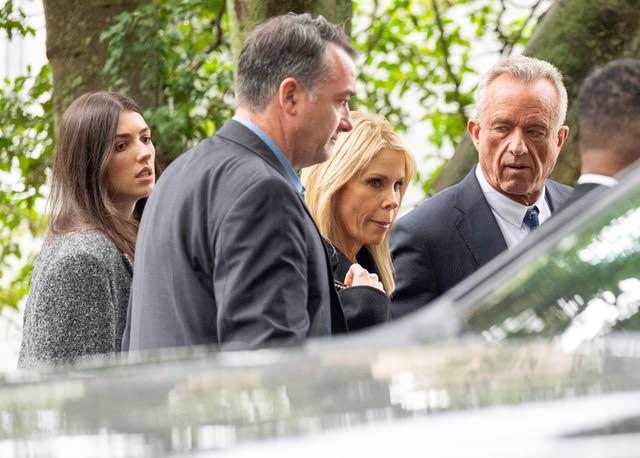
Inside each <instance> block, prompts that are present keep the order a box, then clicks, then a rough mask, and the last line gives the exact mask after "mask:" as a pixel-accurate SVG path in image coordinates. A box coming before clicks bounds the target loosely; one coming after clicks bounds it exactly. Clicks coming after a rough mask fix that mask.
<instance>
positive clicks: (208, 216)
mask: <svg viewBox="0 0 640 458" xmlns="http://www.w3.org/2000/svg"><path fill="white" fill-rule="evenodd" d="M354 54H355V52H354V50H353V48H352V47H351V45H350V43H349V40H348V38H347V36H346V35H345V33H344V32H343V31H342V30H341V29H340V28H338V27H337V26H335V25H333V24H330V23H329V22H327V21H326V20H325V19H324V18H322V17H318V18H316V19H313V18H312V17H311V16H309V15H308V14H303V15H293V14H290V15H284V16H279V17H276V18H273V19H271V20H269V21H267V22H265V23H264V24H262V25H260V26H258V27H257V28H256V29H255V30H254V31H253V32H252V33H251V34H250V35H249V37H248V38H247V41H246V44H245V46H244V48H243V50H242V53H241V55H240V59H239V64H238V71H237V75H238V76H237V78H238V80H237V88H236V91H237V100H238V109H237V111H236V116H234V118H233V120H230V121H229V122H227V123H226V124H225V125H224V126H223V127H222V128H221V129H220V130H219V131H218V133H217V134H216V135H215V136H213V137H212V138H210V139H208V140H205V141H203V142H202V143H200V144H199V145H198V146H196V147H195V148H193V149H192V150H190V151H188V152H186V153H185V154H183V155H182V156H180V157H179V158H178V159H177V160H176V161H174V162H173V163H172V164H171V165H170V166H169V167H168V168H167V170H166V172H165V173H164V174H163V176H162V179H161V180H160V181H159V183H158V185H157V187H156V189H155V191H154V193H153V194H152V196H151V198H150V199H149V201H148V203H147V206H146V208H145V211H144V215H143V218H142V222H141V225H140V232H139V235H138V244H137V248H136V259H135V268H134V272H135V274H134V278H133V285H132V294H131V301H130V307H129V317H128V320H127V329H126V331H125V337H124V342H123V348H125V349H130V350H142V349H149V348H161V347H174V346H184V345H197V344H209V343H217V344H221V345H222V346H224V347H225V348H247V347H255V346H258V345H261V344H264V343H265V342H269V341H273V340H276V339H278V340H289V341H300V340H302V339H304V338H306V337H308V336H322V335H329V334H332V333H335V332H341V331H345V329H346V328H345V326H346V325H345V320H344V315H343V313H342V309H341V307H340V304H339V301H338V298H337V295H336V292H335V288H334V286H333V277H332V274H331V268H330V265H329V263H328V258H327V256H326V253H325V251H324V248H323V243H322V239H321V237H320V234H319V232H318V230H317V228H316V226H315V224H314V222H313V220H312V219H311V216H310V215H309V213H308V211H307V209H306V207H305V205H304V200H303V192H304V188H303V186H302V184H301V183H300V180H299V179H298V176H297V175H296V170H297V169H300V168H302V167H305V166H308V165H311V164H315V163H318V162H322V161H324V160H326V159H328V157H329V155H330V154H331V150H332V148H333V144H334V142H335V140H336V136H337V135H338V133H339V132H342V131H349V130H351V119H350V113H349V105H348V102H349V99H350V98H351V96H352V95H353V92H354V87H355V76H356V70H355V65H354V61H353V57H354ZM363 270H364V269H363Z"/></svg>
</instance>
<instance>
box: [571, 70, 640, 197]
mask: <svg viewBox="0 0 640 458" xmlns="http://www.w3.org/2000/svg"><path fill="white" fill-rule="evenodd" d="M578 126H579V129H578V138H579V149H580V158H581V167H580V178H578V183H577V185H576V187H575V188H574V190H573V193H572V194H571V197H570V198H569V200H567V202H565V206H567V205H569V204H570V203H573V202H575V201H577V200H578V199H580V198H582V197H583V196H585V195H586V194H587V193H589V192H590V191H592V190H594V189H598V190H600V191H604V190H605V189H606V188H610V187H612V186H614V185H615V184H616V183H617V182H618V181H617V179H616V177H615V176H616V175H617V174H618V173H620V172H621V171H622V170H623V169H624V168H626V167H627V166H629V165H631V164H633V163H634V162H635V161H637V160H638V158H640V61H639V60H637V59H621V60H616V61H613V62H611V63H609V64H608V65H606V66H605V67H603V68H601V69H599V70H596V71H595V72H593V73H592V74H591V75H590V76H589V77H588V78H587V79H586V81H585V82H584V83H583V85H582V88H581V90H580V94H579V96H578Z"/></svg>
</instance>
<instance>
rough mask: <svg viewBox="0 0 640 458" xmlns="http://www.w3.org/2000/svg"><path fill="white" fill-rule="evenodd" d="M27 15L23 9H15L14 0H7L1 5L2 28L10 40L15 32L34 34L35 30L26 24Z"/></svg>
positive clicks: (0, 21)
mask: <svg viewBox="0 0 640 458" xmlns="http://www.w3.org/2000/svg"><path fill="white" fill-rule="evenodd" d="M25 19H26V16H25V14H24V12H23V11H22V10H21V9H14V7H13V0H5V2H4V5H2V6H1V7H0V30H3V31H4V32H5V33H6V34H7V37H8V38H9V40H11V39H12V38H13V36H14V34H18V35H19V36H24V35H34V34H35V30H33V28H31V27H29V26H27V25H25Z"/></svg>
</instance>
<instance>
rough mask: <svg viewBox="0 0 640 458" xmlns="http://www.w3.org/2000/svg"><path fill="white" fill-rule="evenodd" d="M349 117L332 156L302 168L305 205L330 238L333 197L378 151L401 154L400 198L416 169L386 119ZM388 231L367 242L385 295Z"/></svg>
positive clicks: (389, 281)
mask: <svg viewBox="0 0 640 458" xmlns="http://www.w3.org/2000/svg"><path fill="white" fill-rule="evenodd" d="M351 118H352V122H353V130H351V131H350V132H342V133H340V134H339V135H338V139H337V141H336V145H335V149H334V152H333V155H332V156H331V158H330V159H329V160H328V161H326V162H323V163H322V164H318V165H315V166H313V167H308V168H306V169H304V170H303V171H302V182H303V183H304V185H305V188H306V192H305V195H306V201H307V206H308V207H309V211H310V212H311V215H313V218H314V219H315V221H316V224H317V225H318V227H319V228H320V232H321V233H322V235H323V236H324V237H325V238H326V239H328V240H329V241H333V240H336V239H337V238H336V231H337V230H339V229H338V228H339V225H338V222H337V221H336V208H337V205H336V204H337V202H336V200H337V196H338V194H339V192H340V190H341V189H342V187H343V186H344V185H345V184H346V183H347V182H348V181H349V180H351V179H352V178H354V177H356V176H358V175H360V174H361V173H362V172H363V171H364V170H365V169H366V168H367V166H368V165H369V163H370V162H371V160H372V159H373V158H374V157H375V156H376V155H377V154H378V153H380V152H381V151H384V150H392V151H399V152H401V153H403V154H404V163H405V179H404V182H403V183H402V187H401V189H400V201H401V202H402V198H403V197H404V193H405V191H406V190H407V187H408V185H409V182H410V181H411V180H412V179H413V176H414V174H415V171H416V163H415V160H414V159H413V156H412V155H411V153H410V152H409V151H408V150H407V148H406V147H405V146H404V144H403V143H402V142H401V141H400V138H398V135H397V134H396V133H395V132H394V130H393V128H392V127H391V124H389V122H388V121H387V120H385V119H382V118H377V117H374V116H371V115H369V114H366V113H361V112H357V111H354V112H353V113H351ZM390 232H391V231H389V232H387V234H386V235H385V238H384V240H383V242H382V243H381V244H379V245H368V246H367V248H368V249H369V252H370V253H371V255H372V256H373V259H374V260H375V262H376V265H377V267H378V269H379V272H380V277H381V278H380V279H381V280H382V283H383V284H384V287H385V290H386V291H387V294H388V295H391V294H392V293H393V291H394V290H395V281H394V278H393V265H392V263H391V253H390V250H389V235H390Z"/></svg>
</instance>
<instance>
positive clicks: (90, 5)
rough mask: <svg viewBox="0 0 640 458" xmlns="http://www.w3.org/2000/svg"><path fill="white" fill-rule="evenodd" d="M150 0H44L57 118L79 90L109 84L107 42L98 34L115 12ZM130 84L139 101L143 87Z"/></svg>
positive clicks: (117, 12) (131, 8) (103, 87)
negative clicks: (106, 65) (106, 69)
mask: <svg viewBox="0 0 640 458" xmlns="http://www.w3.org/2000/svg"><path fill="white" fill-rule="evenodd" d="M150 1H151V0H43V5H44V14H45V25H46V30H47V43H46V46H47V58H48V59H49V64H50V65H51V72H52V75H53V104H54V114H55V117H56V119H59V117H60V115H61V114H62V112H63V111H64V109H65V108H66V107H67V106H68V105H69V103H71V101H73V100H74V99H75V98H76V97H78V96H79V95H81V94H82V93H84V92H87V91H93V90H100V89H108V88H109V86H110V85H109V83H108V81H105V79H104V78H103V76H102V68H103V67H104V63H105V61H106V56H107V46H106V44H105V43H101V42H100V34H101V33H102V32H103V31H105V30H107V29H108V28H109V27H110V25H111V21H112V19H113V18H114V17H115V16H117V15H118V14H120V13H122V12H125V11H133V10H135V9H136V8H138V6H140V5H141V4H143V3H148V2H150ZM122 58H123V59H126V58H127V56H126V55H123V57H122ZM137 68H140V69H141V68H142V66H140V65H138V66H137ZM127 78H130V79H131V80H132V81H135V80H136V79H141V78H139V75H136V74H132V75H127ZM138 86H139V85H138ZM131 88H132V90H131V91H130V93H128V94H127V95H129V96H131V97H133V98H134V99H135V100H136V101H139V102H140V103H142V101H143V100H145V99H146V97H145V96H144V93H145V91H143V90H142V88H140V87H137V88H136V85H135V84H132V85H131Z"/></svg>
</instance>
